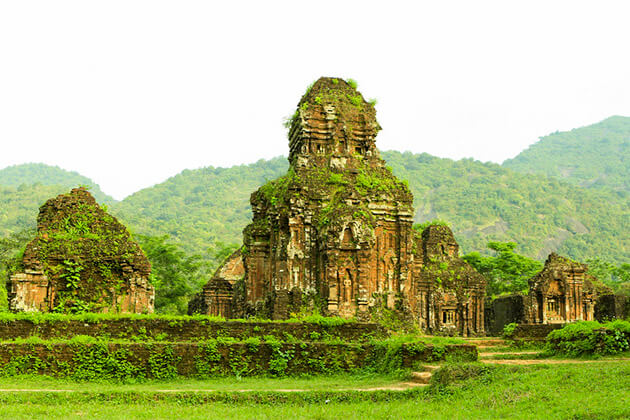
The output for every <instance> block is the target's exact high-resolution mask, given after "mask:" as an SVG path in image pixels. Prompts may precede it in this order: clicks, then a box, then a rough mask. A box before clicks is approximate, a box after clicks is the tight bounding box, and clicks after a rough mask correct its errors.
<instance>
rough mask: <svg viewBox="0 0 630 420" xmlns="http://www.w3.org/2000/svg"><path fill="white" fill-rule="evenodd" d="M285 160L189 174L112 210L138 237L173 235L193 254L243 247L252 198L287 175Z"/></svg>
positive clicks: (207, 169)
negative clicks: (215, 248)
mask: <svg viewBox="0 0 630 420" xmlns="http://www.w3.org/2000/svg"><path fill="white" fill-rule="evenodd" d="M288 166H289V165H288V162H287V160H286V158H284V157H278V158H274V159H271V160H268V161H265V160H260V161H258V162H257V163H254V164H251V165H240V166H233V167H230V168H214V167H207V168H202V169H195V170H185V171H183V172H181V173H180V174H178V175H176V176H174V177H172V178H169V179H167V180H166V181H164V182H162V183H161V184H158V185H154V186H153V187H150V188H145V189H143V190H140V191H138V192H136V193H134V194H132V195H130V196H129V197H126V198H125V199H124V200H123V201H121V202H120V203H118V204H116V205H115V206H113V207H112V211H113V213H114V214H115V215H116V216H117V217H120V218H121V219H122V220H123V221H124V222H125V223H126V224H127V225H128V226H130V227H131V228H132V230H133V231H135V232H136V233H141V234H144V235H163V234H165V233H166V234H169V235H171V236H172V237H173V239H174V240H175V241H176V242H178V243H179V244H181V245H182V246H183V248H184V249H185V250H186V251H188V252H195V253H205V252H206V251H207V248H208V247H210V246H212V245H213V244H216V243H217V242H223V243H240V242H241V239H242V238H241V231H242V230H243V228H244V227H245V225H247V223H249V221H250V220H251V217H252V216H251V210H250V207H249V196H250V194H251V193H252V192H254V190H256V189H257V188H258V187H259V186H261V185H262V184H264V183H265V182H267V181H269V180H272V179H275V178H278V177H279V176H282V175H284V174H285V173H286V171H287V168H288Z"/></svg>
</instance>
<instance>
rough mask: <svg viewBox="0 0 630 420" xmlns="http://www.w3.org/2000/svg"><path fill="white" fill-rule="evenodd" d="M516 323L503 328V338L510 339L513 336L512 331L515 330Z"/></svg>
mask: <svg viewBox="0 0 630 420" xmlns="http://www.w3.org/2000/svg"><path fill="white" fill-rule="evenodd" d="M516 325H517V324H516V322H512V323H510V324H507V325H506V326H505V327H503V334H502V335H503V338H507V339H511V338H512V336H513V335H514V330H515V329H516Z"/></svg>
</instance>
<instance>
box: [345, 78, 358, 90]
mask: <svg viewBox="0 0 630 420" xmlns="http://www.w3.org/2000/svg"><path fill="white" fill-rule="evenodd" d="M346 82H348V84H349V85H350V86H351V87H352V89H356V88H357V87H358V86H359V84H358V83H357V81H356V80H354V79H347V80H346Z"/></svg>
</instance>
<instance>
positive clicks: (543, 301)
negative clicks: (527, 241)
mask: <svg viewBox="0 0 630 420" xmlns="http://www.w3.org/2000/svg"><path fill="white" fill-rule="evenodd" d="M587 271H588V266H587V265H586V264H581V263H579V262H576V261H572V260H570V259H568V258H565V257H562V256H560V255H558V254H556V253H552V254H550V255H549V257H548V258H547V261H546V262H545V266H544V268H543V269H542V271H541V272H540V273H538V274H536V275H535V276H534V277H532V278H531V279H530V280H529V295H528V296H529V304H528V308H527V310H526V311H525V320H526V322H528V323H530V324H554V323H562V324H564V323H567V322H574V321H582V320H583V321H592V320H593V319H595V318H594V312H595V301H596V299H597V295H596V293H595V287H594V285H593V282H592V280H593V279H594V277H593V276H591V275H589V274H587Z"/></svg>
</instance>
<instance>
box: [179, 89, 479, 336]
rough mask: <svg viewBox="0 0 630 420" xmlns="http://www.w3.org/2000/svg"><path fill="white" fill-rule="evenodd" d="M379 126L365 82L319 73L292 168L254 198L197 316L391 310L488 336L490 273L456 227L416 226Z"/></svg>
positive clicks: (294, 136) (294, 126)
mask: <svg viewBox="0 0 630 420" xmlns="http://www.w3.org/2000/svg"><path fill="white" fill-rule="evenodd" d="M380 129H381V127H380V126H379V124H378V122H377V121H376V111H375V109H374V107H373V105H372V104H370V103H368V102H366V101H365V100H364V98H363V96H362V95H361V94H360V93H359V92H358V91H357V90H356V89H355V87H354V86H352V85H351V84H349V83H347V82H346V81H344V80H342V79H336V78H321V79H319V80H317V82H315V83H314V84H313V85H312V87H310V88H309V89H308V90H307V92H306V93H305V94H304V96H303V97H302V99H301V100H300V102H299V104H298V107H297V110H296V112H295V114H294V115H293V117H292V119H291V121H290V128H289V162H290V168H289V171H288V173H287V175H285V176H284V177H282V178H280V179H277V180H275V181H272V182H269V183H267V184H266V185H264V186H262V187H261V188H260V189H258V191H256V192H254V193H253V194H252V196H251V206H252V211H253V222H252V223H251V224H250V225H249V226H247V227H246V228H245V230H244V232H243V236H244V244H243V247H242V249H241V250H240V251H239V252H237V253H235V254H234V255H233V256H232V257H230V258H229V259H228V260H227V261H226V263H224V265H223V266H221V267H220V268H219V269H218V270H217V273H215V275H214V276H213V278H212V279H211V280H210V282H209V283H208V284H207V285H206V286H205V287H204V290H203V292H202V293H200V294H199V295H197V296H196V297H195V298H194V299H193V301H191V304H190V305H189V312H191V313H207V314H214V315H222V316H225V317H228V318H234V317H243V316H250V315H256V316H262V317H268V318H272V319H285V318H288V317H289V316H290V315H291V313H297V312H300V311H304V310H307V311H310V310H316V311H319V312H320V313H323V314H326V315H337V316H341V317H356V318H358V319H370V318H371V317H372V316H374V314H375V313H377V312H378V310H380V309H383V308H386V309H389V310H391V311H395V312H397V313H398V314H400V315H401V316H403V317H404V318H406V319H409V320H412V321H413V322H414V323H416V325H419V326H421V327H422V328H425V329H426V330H428V331H433V332H439V331H444V330H450V331H452V332H457V333H459V334H461V335H471V334H480V333H483V328H484V327H483V326H484V319H483V314H484V296H485V280H484V278H483V277H482V276H481V275H480V274H478V273H477V272H476V271H475V270H474V269H473V268H472V267H470V266H469V265H468V264H467V263H466V262H464V261H463V260H462V259H461V258H460V257H459V255H458V254H459V247H458V245H457V243H456V242H455V239H454V237H453V234H452V232H451V230H450V229H449V228H448V227H447V226H441V225H432V226H429V227H427V228H426V229H424V230H423V231H421V232H420V231H417V230H416V229H414V228H413V215H414V209H413V196H412V194H411V192H410V190H409V188H408V186H407V184H406V183H405V182H401V181H400V180H398V179H397V178H396V177H395V176H394V175H393V174H392V173H391V170H390V169H389V168H387V167H386V166H385V162H384V161H383V160H382V159H381V158H380V156H379V151H378V149H377V148H376V144H375V139H376V135H377V133H378V132H379V130H380Z"/></svg>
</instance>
